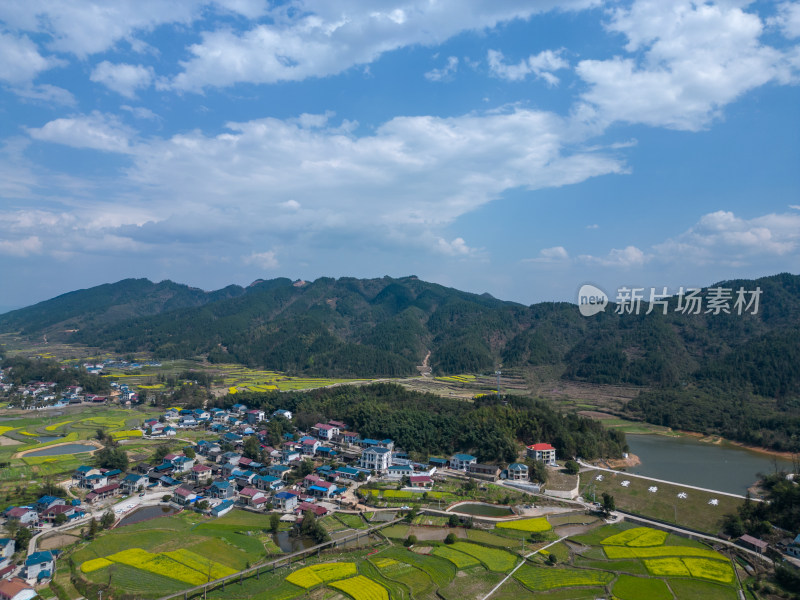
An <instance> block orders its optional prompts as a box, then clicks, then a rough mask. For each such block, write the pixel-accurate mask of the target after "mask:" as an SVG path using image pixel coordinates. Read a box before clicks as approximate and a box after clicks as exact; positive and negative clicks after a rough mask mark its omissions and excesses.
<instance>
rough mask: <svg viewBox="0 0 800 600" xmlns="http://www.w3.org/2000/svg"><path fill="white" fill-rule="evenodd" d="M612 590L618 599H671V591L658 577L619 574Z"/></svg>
mask: <svg viewBox="0 0 800 600" xmlns="http://www.w3.org/2000/svg"><path fill="white" fill-rule="evenodd" d="M612 591H613V593H614V597H616V598H619V599H620V600H641V599H642V598H647V600H672V592H670V591H669V588H668V587H667V584H666V583H664V582H663V581H661V580H660V579H650V578H646V577H632V576H631V575H620V576H619V578H618V579H617V581H616V583H614V587H613V590H612Z"/></svg>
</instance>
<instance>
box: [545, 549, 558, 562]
mask: <svg viewBox="0 0 800 600" xmlns="http://www.w3.org/2000/svg"><path fill="white" fill-rule="evenodd" d="M547 562H549V563H550V564H551V565H554V564H556V563H557V562H558V557H557V556H556V555H555V554H553V553H552V552H551V553H550V554H549V555H548V556H547Z"/></svg>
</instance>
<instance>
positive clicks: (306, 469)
mask: <svg viewBox="0 0 800 600" xmlns="http://www.w3.org/2000/svg"><path fill="white" fill-rule="evenodd" d="M298 471H299V473H300V478H301V479H302V478H303V477H305V476H306V475H311V474H312V473H313V472H314V463H313V462H311V461H310V460H309V459H307V458H306V459H305V460H304V461H303V462H301V463H300V468H299V469H298Z"/></svg>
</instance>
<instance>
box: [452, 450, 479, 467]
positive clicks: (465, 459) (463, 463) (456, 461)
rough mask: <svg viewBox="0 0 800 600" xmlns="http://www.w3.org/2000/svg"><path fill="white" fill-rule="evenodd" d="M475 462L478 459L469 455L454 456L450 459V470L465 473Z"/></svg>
mask: <svg viewBox="0 0 800 600" xmlns="http://www.w3.org/2000/svg"><path fill="white" fill-rule="evenodd" d="M477 462H478V459H477V458H475V457H474V456H472V455H471V454H454V455H453V456H452V457H451V458H450V468H451V469H455V470H456V471H466V470H467V467H469V466H470V465H474V464H475V463H477Z"/></svg>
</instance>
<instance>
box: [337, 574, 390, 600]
mask: <svg viewBox="0 0 800 600" xmlns="http://www.w3.org/2000/svg"><path fill="white" fill-rule="evenodd" d="M330 587H333V588H336V589H337V590H341V591H343V592H344V593H345V594H347V595H348V596H351V597H352V598H354V600H389V592H387V591H386V588H385V587H383V586H382V585H380V584H378V583H375V582H374V581H372V580H371V579H368V578H366V577H364V576H363V575H357V576H355V577H351V578H350V579H343V580H341V581H336V582H334V583H331V584H330Z"/></svg>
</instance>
